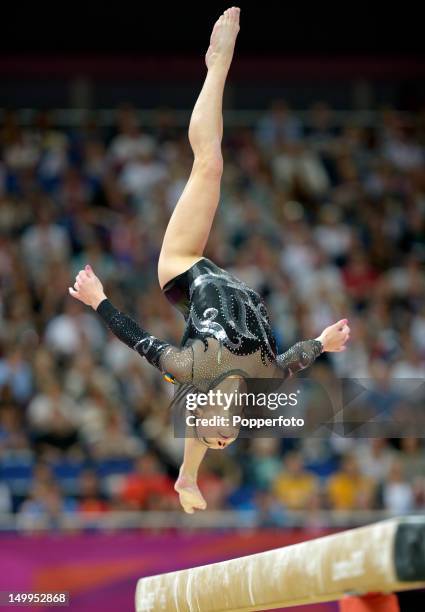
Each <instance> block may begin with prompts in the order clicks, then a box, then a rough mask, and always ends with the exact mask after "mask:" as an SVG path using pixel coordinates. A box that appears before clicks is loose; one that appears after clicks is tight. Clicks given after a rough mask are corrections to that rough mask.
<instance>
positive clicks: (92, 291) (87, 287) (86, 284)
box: [68, 265, 106, 310]
mask: <svg viewBox="0 0 425 612" xmlns="http://www.w3.org/2000/svg"><path fill="white" fill-rule="evenodd" d="M68 291H69V293H70V294H71V295H72V297H74V298H75V299H77V300H80V302H83V304H86V305H87V306H91V307H92V308H93V309H94V310H96V309H97V307H98V306H99V304H100V302H103V300H105V299H106V295H105V293H104V291H103V286H102V283H101V282H100V280H99V279H98V278H97V276H96V274H95V273H94V272H93V270H92V267H91V266H89V265H87V266H85V268H84V270H80V271H79V272H78V274H77V276H76V277H75V283H74V287H69V289H68Z"/></svg>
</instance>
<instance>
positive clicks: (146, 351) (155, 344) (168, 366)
mask: <svg viewBox="0 0 425 612" xmlns="http://www.w3.org/2000/svg"><path fill="white" fill-rule="evenodd" d="M69 293H70V294H71V295H72V296H73V297H75V298H76V299H78V300H80V301H81V302H83V303H84V304H86V305H87V306H91V307H92V308H93V309H94V310H96V312H97V313H98V314H99V316H100V317H101V318H102V319H103V321H104V322H105V323H106V325H107V326H108V327H109V329H110V330H111V331H112V332H113V333H114V334H115V335H116V336H117V338H119V339H120V340H121V341H122V342H124V343H125V344H126V345H127V346H129V347H130V348H132V349H134V350H135V351H137V352H138V353H139V354H140V355H141V356H142V357H145V358H146V360H147V361H148V362H149V363H150V364H152V365H153V366H154V367H156V368H158V369H159V370H160V371H161V372H162V373H163V374H169V375H171V376H172V377H174V378H175V379H176V381H177V382H180V383H184V382H191V380H192V368H193V353H192V349H191V348H190V347H189V348H187V349H179V348H177V347H175V346H172V345H171V344H169V343H168V342H165V341H164V340H159V339H158V338H156V337H155V336H152V335H151V334H149V332H147V331H146V330H144V329H143V328H142V327H141V326H140V325H139V324H138V323H136V322H135V321H133V319H131V318H130V317H129V316H127V315H126V314H124V313H122V312H120V311H119V310H117V309H116V308H115V307H114V306H113V305H112V304H111V302H110V301H109V300H108V299H107V297H106V295H105V293H104V291H103V286H102V283H101V282H100V280H99V279H98V278H97V276H96V275H95V273H94V272H93V270H92V268H91V267H90V266H86V267H85V268H84V270H81V271H80V272H79V273H78V274H77V277H76V281H75V284H74V287H73V288H72V287H70V288H69Z"/></svg>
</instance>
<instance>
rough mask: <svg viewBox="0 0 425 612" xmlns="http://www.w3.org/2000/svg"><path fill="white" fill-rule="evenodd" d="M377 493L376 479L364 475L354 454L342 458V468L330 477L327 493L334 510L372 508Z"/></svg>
mask: <svg viewBox="0 0 425 612" xmlns="http://www.w3.org/2000/svg"><path fill="white" fill-rule="evenodd" d="M374 494H375V483H374V481H373V480H372V479H371V478H369V477H367V476H364V475H363V474H362V473H361V472H360V470H359V466H358V463H357V461H356V458H355V457H354V455H346V456H345V457H343V458H342V465H341V468H340V469H339V470H338V471H337V472H336V473H335V474H334V475H333V476H331V477H330V478H329V480H328V483H327V495H328V498H329V503H330V506H331V508H332V509H334V510H359V509H370V508H371V507H372V506H373V502H374Z"/></svg>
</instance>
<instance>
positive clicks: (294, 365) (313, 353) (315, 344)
mask: <svg viewBox="0 0 425 612" xmlns="http://www.w3.org/2000/svg"><path fill="white" fill-rule="evenodd" d="M322 352H323V345H322V343H321V342H320V340H303V341H302V342H297V343H296V344H294V346H291V348H290V349H289V350H287V351H286V353H282V354H281V355H278V356H277V358H276V362H277V364H278V366H279V367H280V368H282V369H283V370H285V373H286V374H287V376H292V375H293V374H296V373H297V372H299V371H300V370H304V368H308V367H309V366H311V365H312V363H314V361H315V360H316V359H317V357H318V356H319V355H320V354H321V353H322Z"/></svg>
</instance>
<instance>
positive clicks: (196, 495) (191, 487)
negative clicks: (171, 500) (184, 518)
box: [174, 473, 207, 514]
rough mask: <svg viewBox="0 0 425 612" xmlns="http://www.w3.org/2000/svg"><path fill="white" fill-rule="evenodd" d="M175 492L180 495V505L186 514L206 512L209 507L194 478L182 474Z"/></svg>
mask: <svg viewBox="0 0 425 612" xmlns="http://www.w3.org/2000/svg"><path fill="white" fill-rule="evenodd" d="M174 490H175V491H177V493H178V494H179V499H180V505H181V506H182V508H183V510H184V511H185V512H186V514H193V513H194V512H195V510H205V508H206V507H207V502H206V501H205V499H204V498H203V496H202V493H201V491H200V490H199V487H198V485H197V483H196V480H195V479H194V478H190V477H188V476H186V475H184V474H182V473H180V475H179V477H178V479H177V481H176V484H175V485H174Z"/></svg>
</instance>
